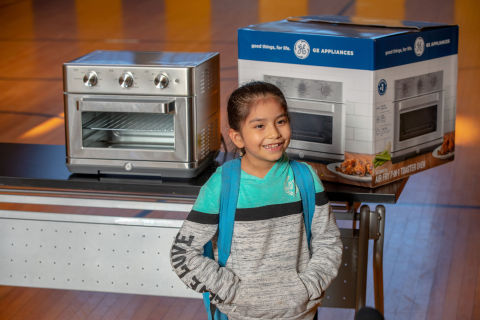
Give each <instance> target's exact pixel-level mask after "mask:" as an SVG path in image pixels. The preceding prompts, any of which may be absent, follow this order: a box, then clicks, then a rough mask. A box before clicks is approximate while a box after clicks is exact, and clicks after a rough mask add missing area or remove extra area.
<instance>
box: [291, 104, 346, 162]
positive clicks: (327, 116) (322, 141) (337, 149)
mask: <svg viewBox="0 0 480 320" xmlns="http://www.w3.org/2000/svg"><path fill="white" fill-rule="evenodd" d="M287 103H288V106H289V111H290V112H289V113H290V119H291V127H292V139H291V142H290V147H291V148H292V149H298V150H305V151H306V152H307V153H309V152H315V153H318V154H322V156H321V157H323V158H329V157H331V158H332V159H334V158H337V156H338V155H341V156H343V153H344V141H345V139H344V135H345V134H344V133H345V127H344V126H345V113H344V110H343V109H344V108H343V104H341V103H330V102H321V101H309V100H296V99H287Z"/></svg>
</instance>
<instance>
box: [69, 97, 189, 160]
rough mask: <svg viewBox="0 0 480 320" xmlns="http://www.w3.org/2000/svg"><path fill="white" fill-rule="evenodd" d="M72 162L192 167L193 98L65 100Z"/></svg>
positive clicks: (85, 98) (86, 98)
mask: <svg viewBox="0 0 480 320" xmlns="http://www.w3.org/2000/svg"><path fill="white" fill-rule="evenodd" d="M66 99H67V101H66V104H65V105H66V109H67V110H66V112H65V114H66V132H67V135H66V136H67V155H68V156H69V157H70V158H74V159H111V160H137V161H167V162H168V161H170V162H189V161H194V152H193V151H194V150H193V140H194V139H193V137H192V132H194V131H193V130H192V129H193V128H192V124H193V119H192V110H191V109H192V106H191V98H188V97H146V96H137V97H135V96H128V97H121V96H107V95H105V96H102V95H95V96H94V95H91V96H86V95H75V94H67V95H66Z"/></svg>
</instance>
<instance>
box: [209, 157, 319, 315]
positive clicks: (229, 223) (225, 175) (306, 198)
mask: <svg viewBox="0 0 480 320" xmlns="http://www.w3.org/2000/svg"><path fill="white" fill-rule="evenodd" d="M240 164H241V161H240V158H237V159H234V160H231V161H228V162H225V163H224V164H223V166H222V186H221V194H220V212H219V221H218V239H217V248H218V264H219V265H220V266H221V267H225V265H226V263H227V259H228V257H229V256H230V248H231V245H232V236H233V225H234V223H235V211H236V209H237V200H238V191H239V189H240V174H241V167H240ZM290 166H291V168H292V170H293V175H294V177H295V182H296V184H297V187H298V189H299V191H300V197H301V198H302V207H303V212H304V214H303V221H304V223H305V230H306V233H307V241H308V245H309V247H310V238H311V225H312V219H313V213H314V212H315V185H314V182H313V177H312V174H311V172H310V170H309V169H308V167H307V166H306V165H305V164H304V163H301V162H297V161H295V160H290ZM203 252H204V253H203V255H204V256H207V257H209V258H211V259H214V255H213V245H212V242H211V241H209V242H208V243H207V244H205V246H204V251H203ZM203 302H204V304H205V308H206V310H207V313H208V320H228V318H227V316H226V315H225V314H223V313H221V312H220V310H218V309H217V308H216V307H215V305H214V304H212V303H210V293H209V292H205V293H203Z"/></svg>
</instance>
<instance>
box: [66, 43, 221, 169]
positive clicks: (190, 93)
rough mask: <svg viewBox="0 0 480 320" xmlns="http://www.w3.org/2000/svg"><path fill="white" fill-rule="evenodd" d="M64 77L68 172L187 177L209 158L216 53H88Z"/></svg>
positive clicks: (215, 125)
mask: <svg viewBox="0 0 480 320" xmlns="http://www.w3.org/2000/svg"><path fill="white" fill-rule="evenodd" d="M63 75H64V102H65V103H64V105H65V133H66V150H67V155H66V156H67V157H66V158H67V167H68V169H69V170H70V171H71V172H74V173H87V174H91V173H94V174H102V173H105V174H134V175H155V176H165V177H185V178H189V177H194V176H196V175H198V174H199V173H200V172H201V171H202V170H203V169H204V168H205V167H207V166H208V164H209V163H210V162H211V161H212V160H213V159H214V156H215V153H216V152H217V150H218V149H219V146H220V128H219V121H220V114H219V104H220V99H219V92H220V90H219V54H218V53H186V52H185V53H184V52H132V51H94V52H92V53H90V54H87V55H85V56H83V57H80V58H78V59H76V60H73V61H71V62H68V63H65V64H64V66H63Z"/></svg>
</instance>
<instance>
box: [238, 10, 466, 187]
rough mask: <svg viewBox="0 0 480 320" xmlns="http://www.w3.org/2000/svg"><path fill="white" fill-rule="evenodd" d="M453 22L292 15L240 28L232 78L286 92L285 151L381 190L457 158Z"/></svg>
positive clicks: (322, 172)
mask: <svg viewBox="0 0 480 320" xmlns="http://www.w3.org/2000/svg"><path fill="white" fill-rule="evenodd" d="M457 51H458V26H454V25H441V24H433V23H424V22H392V21H389V22H384V21H383V22H381V21H372V20H368V21H366V20H358V19H357V20H351V19H350V18H348V17H339V16H307V17H294V18H288V19H285V20H281V21H275V22H269V23H263V24H258V25H251V26H248V27H245V28H241V29H239V30H238V73H239V83H240V84H241V83H244V82H248V81H251V80H263V81H268V82H272V83H274V84H276V85H277V86H279V87H280V88H281V89H282V91H283V92H284V94H285V96H286V98H287V102H288V104H289V109H290V115H291V120H292V143H291V144H290V147H289V149H288V153H289V154H290V156H291V157H294V158H299V159H303V160H305V161H307V162H309V163H310V164H312V165H313V166H314V167H315V169H316V170H317V172H318V174H319V176H320V178H321V179H325V180H329V181H337V182H342V183H348V184H354V185H361V186H367V187H376V186H380V185H383V184H386V183H389V182H392V181H395V180H398V179H401V178H403V177H406V176H408V175H411V174H413V173H416V172H419V171H423V170H426V169H428V168H431V167H434V166H437V165H441V164H443V163H446V162H448V161H452V160H453V158H454V146H455V142H454V136H455V112H456V111H455V109H456V94H457V89H456V84H457V69H458V67H457Z"/></svg>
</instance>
